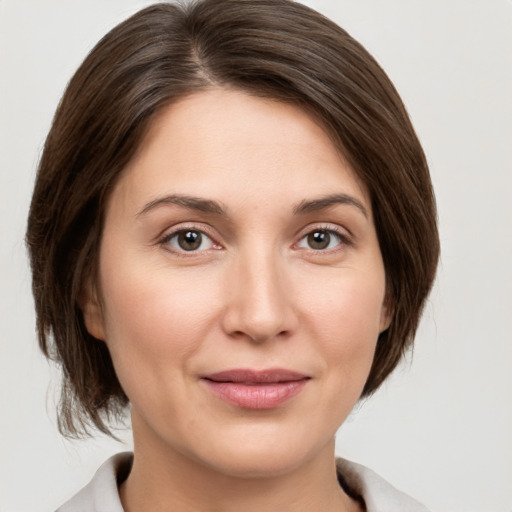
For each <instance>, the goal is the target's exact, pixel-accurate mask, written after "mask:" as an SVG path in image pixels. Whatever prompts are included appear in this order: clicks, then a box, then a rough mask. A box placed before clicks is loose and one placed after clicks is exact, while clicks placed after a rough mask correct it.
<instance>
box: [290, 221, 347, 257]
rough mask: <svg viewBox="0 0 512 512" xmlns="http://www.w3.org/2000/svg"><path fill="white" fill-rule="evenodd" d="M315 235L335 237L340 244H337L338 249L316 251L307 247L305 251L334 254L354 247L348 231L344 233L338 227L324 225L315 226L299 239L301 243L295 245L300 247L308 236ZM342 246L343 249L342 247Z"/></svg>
mask: <svg viewBox="0 0 512 512" xmlns="http://www.w3.org/2000/svg"><path fill="white" fill-rule="evenodd" d="M313 233H327V234H329V235H331V236H332V235H334V236H335V237H336V238H337V239H338V243H337V244H336V247H334V248H330V249H314V248H312V247H306V248H304V249H305V250H308V251H312V252H313V253H314V254H318V255H320V254H322V253H323V254H332V253H335V252H337V251H339V250H343V249H344V248H346V247H350V246H351V245H353V240H352V238H351V237H350V236H349V235H348V234H347V233H346V231H342V230H341V229H339V228H338V227H336V226H332V225H328V226H326V225H323V226H315V227H314V228H312V229H311V228H308V230H307V231H306V232H305V233H304V234H303V235H302V236H301V238H300V239H299V242H297V243H296V244H295V245H298V244H299V243H300V242H301V241H302V240H304V239H306V238H307V237H308V236H310V235H312V234H313ZM340 246H341V247H340Z"/></svg>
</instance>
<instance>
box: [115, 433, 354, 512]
mask: <svg viewBox="0 0 512 512" xmlns="http://www.w3.org/2000/svg"><path fill="white" fill-rule="evenodd" d="M134 441H135V443H134V446H135V450H134V452H135V457H134V462H133V467H132V470H131V472H130V475H129V476H128V478H127V480H126V481H125V482H124V483H123V484H122V485H121V488H120V495H121V501H122V503H123V507H124V510H125V511H126V512H139V511H141V510H152V511H153V512H160V511H162V512H163V511H164V510H165V511H168V510H170V509H172V510H180V511H183V512H199V511H201V512H214V511H218V510H222V511H223V512H235V511H237V512H238V511H240V510H244V512H256V511H258V512H259V511H261V510H267V511H282V510H286V511H287V512H306V511H312V510H322V511H325V512H359V511H360V510H361V508H360V507H359V504H358V503H356V502H355V501H353V500H352V499H351V498H350V497H349V496H347V495H346V494H345V493H344V491H343V490H342V489H341V487H340V486H339V484H338V481H337V475H336V467H335V460H334V439H333V440H332V442H330V443H329V444H328V445H327V446H326V447H325V448H324V449H323V450H322V452H321V453H320V454H319V455H318V456H316V457H315V458H314V459H312V460H309V461H306V462H304V463H301V464H299V465H298V467H297V468H294V469H292V470H290V471H286V472H285V473H283V474H279V475H273V476H271V477H261V476H260V477H241V476H239V475H232V474H226V473H224V472H221V471H218V470H217V469H216V468H212V467H209V466H207V465H205V464H202V463H201V462H200V461H195V460H191V459H190V458H189V457H187V456H185V455H183V454H181V453H179V452H176V451H172V452H170V451H169V450H168V449H167V450H166V449H163V450H162V449H156V450H154V449H152V448H153V447H151V446H148V444H147V443H139V442H137V438H136V436H135V439H134ZM160 448H161V447H160Z"/></svg>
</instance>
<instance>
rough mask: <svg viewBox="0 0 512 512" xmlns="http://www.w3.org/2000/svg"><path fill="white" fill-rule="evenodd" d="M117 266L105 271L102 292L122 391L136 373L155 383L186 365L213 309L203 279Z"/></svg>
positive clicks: (107, 337)
mask: <svg viewBox="0 0 512 512" xmlns="http://www.w3.org/2000/svg"><path fill="white" fill-rule="evenodd" d="M117 263H118V265H117V266H116V267H117V268H116V267H112V266H108V265H105V267H104V271H105V274H104V275H108V279H104V280H103V283H104V284H103V286H102V292H103V295H104V296H105V297H108V301H106V307H105V331H106V343H107V345H108V347H109V350H110V352H111V354H112V359H113V361H114V366H115V367H116V371H117V372H118V375H119V378H120V380H121V383H122V384H123V386H124V385H125V383H124V382H123V380H125V381H126V380H129V379H133V375H134V374H135V373H137V374H138V376H139V378H140V376H141V375H142V374H145V375H147V376H151V375H154V376H155V378H156V376H157V375H159V374H160V373H166V372H172V371H173V370H174V369H178V368H180V366H183V365H186V364H187V361H188V360H189V359H190V358H191V357H192V356H193V355H194V354H195V353H196V352H197V351H198V350H199V349H200V346H201V343H202V340H203V339H204V338H205V335H206V333H207V332H208V330H209V328H210V326H211V322H212V321H213V317H214V314H215V313H214V306H215V303H214V301H213V300H212V297H211V295H212V293H211V290H209V288H211V286H210V285H209V284H208V283H202V282H201V279H193V278H192V276H188V275H183V274H181V275H180V274H179V273H172V272H170V271H169V270H167V269H157V270H155V269H152V270H151V271H149V270H148V271H145V272H144V271H142V272H141V271H140V269H141V268H143V267H140V266H139V267H138V269H137V271H135V270H131V269H129V268H128V269H127V268H126V267H123V266H122V265H120V264H119V263H120V262H117ZM126 384H127V383H126Z"/></svg>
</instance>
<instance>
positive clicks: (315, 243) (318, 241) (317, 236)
mask: <svg viewBox="0 0 512 512" xmlns="http://www.w3.org/2000/svg"><path fill="white" fill-rule="evenodd" d="M330 243H331V234H330V233H329V232H328V231H313V232H312V233H309V235H308V245H309V247H311V249H316V250H321V249H326V248H327V247H329V244H330Z"/></svg>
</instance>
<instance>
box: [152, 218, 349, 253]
mask: <svg viewBox="0 0 512 512" xmlns="http://www.w3.org/2000/svg"><path fill="white" fill-rule="evenodd" d="M187 232H195V233H199V234H200V235H201V236H202V237H206V238H207V239H208V240H209V241H210V243H211V245H212V247H209V248H207V249H203V250H196V249H192V250H190V251H187V250H186V249H182V248H171V247H170V242H171V240H173V239H174V238H175V237H178V236H179V235H180V234H182V233H187ZM314 233H325V234H328V235H330V236H332V235H334V236H335V237H336V238H337V240H338V242H337V244H336V247H334V248H326V249H314V248H312V247H299V249H300V250H307V251H311V252H313V253H314V254H318V255H320V254H321V253H324V254H331V253H333V252H337V251H339V250H342V249H343V248H345V247H350V246H351V245H353V241H352V239H351V237H350V236H349V235H347V233H346V232H345V231H342V230H340V229H338V228H336V227H334V226H332V225H329V226H318V227H314V228H312V229H311V228H309V229H308V230H307V231H306V232H304V234H303V235H302V236H301V237H300V239H299V241H298V242H296V243H295V244H294V246H298V245H299V244H300V242H302V241H303V240H304V239H307V237H308V236H310V235H312V234H314ZM202 242H203V240H201V244H202ZM158 244H159V245H161V246H162V247H164V248H165V249H166V250H168V251H170V252H172V253H174V254H176V255H178V256H180V257H194V256H196V255H197V254H201V253H204V252H207V251H210V250H211V249H214V250H219V249H222V246H221V245H220V244H218V243H217V242H216V241H215V239H214V238H213V236H211V235H210V234H209V233H208V230H206V229H205V228H204V227H198V226H195V225H191V226H183V227H180V228H179V229H176V230H173V231H172V232H170V233H166V234H165V235H163V236H162V237H161V238H160V239H159V240H158ZM340 246H342V247H341V248H340Z"/></svg>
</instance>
